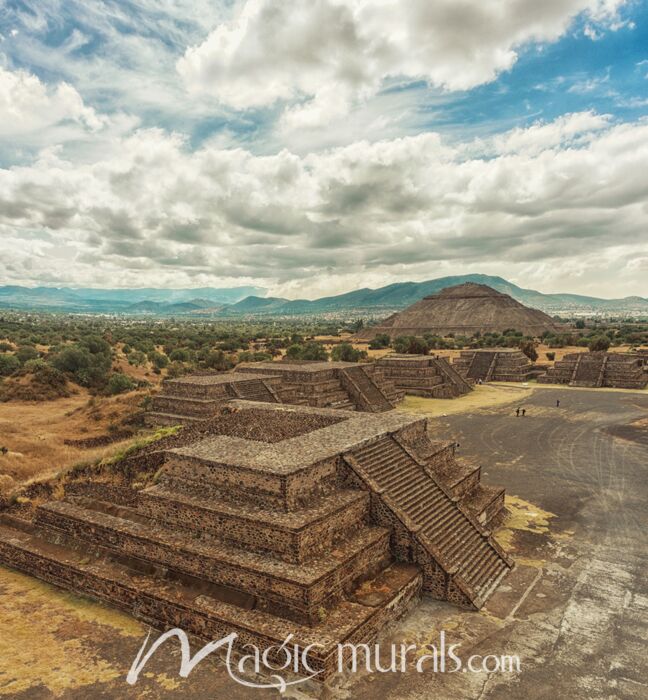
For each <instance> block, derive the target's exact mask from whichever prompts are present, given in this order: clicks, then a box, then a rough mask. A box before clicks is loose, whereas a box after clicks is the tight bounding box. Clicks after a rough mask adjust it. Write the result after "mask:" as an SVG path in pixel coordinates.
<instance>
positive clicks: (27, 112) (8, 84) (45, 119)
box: [0, 67, 106, 138]
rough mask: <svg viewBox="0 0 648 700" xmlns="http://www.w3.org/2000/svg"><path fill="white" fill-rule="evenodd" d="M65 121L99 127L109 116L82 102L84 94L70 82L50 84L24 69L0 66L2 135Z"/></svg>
mask: <svg viewBox="0 0 648 700" xmlns="http://www.w3.org/2000/svg"><path fill="white" fill-rule="evenodd" d="M64 121H72V122H75V123H76V124H78V125H79V126H81V127H82V128H84V129H88V130H90V131H98V130H100V129H101V128H102V127H104V126H105V124H106V119H105V118H104V117H102V116H100V115H98V114H97V113H96V112H95V111H94V109H92V108H91V107H87V106H86V105H84V103H83V99H82V98H81V95H79V93H78V92H77V91H76V90H75V89H74V88H73V87H72V86H71V85H68V84H67V83H59V84H58V85H56V86H54V87H50V86H48V85H46V84H45V83H42V82H41V81H40V80H39V79H38V78H37V77H36V76H35V75H31V74H30V73H27V72H25V71H15V72H12V71H9V70H5V69H3V68H1V67H0V136H2V137H5V138H7V137H9V138H10V137H14V136H19V135H23V134H27V133H30V132H35V131H38V130H41V129H45V128H48V127H51V126H56V125H58V124H61V122H64Z"/></svg>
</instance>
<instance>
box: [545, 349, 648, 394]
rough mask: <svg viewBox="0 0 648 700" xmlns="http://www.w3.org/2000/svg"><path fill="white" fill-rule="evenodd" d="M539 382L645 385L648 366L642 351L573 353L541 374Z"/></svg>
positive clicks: (621, 385)
mask: <svg viewBox="0 0 648 700" xmlns="http://www.w3.org/2000/svg"><path fill="white" fill-rule="evenodd" d="M538 382H540V383H542V384H568V385H569V386H576V387H587V388H598V387H614V388H618V389H643V388H645V387H646V386H647V385H648V368H647V367H646V364H645V360H644V358H643V357H642V355H641V354H638V353H637V354H635V353H628V354H621V353H611V352H581V353H569V354H568V355H565V356H564V357H563V359H562V360H559V361H557V362H556V363H555V364H554V366H553V367H550V368H549V369H548V370H547V372H546V373H545V374H543V375H542V376H541V377H538Z"/></svg>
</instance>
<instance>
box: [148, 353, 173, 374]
mask: <svg viewBox="0 0 648 700" xmlns="http://www.w3.org/2000/svg"><path fill="white" fill-rule="evenodd" d="M148 359H149V361H150V362H151V364H152V365H153V367H155V369H157V370H161V369H164V368H165V367H166V366H167V365H168V364H169V358H168V357H167V356H166V355H163V354H162V353H161V352H157V351H156V350H153V351H152V352H149V354H148Z"/></svg>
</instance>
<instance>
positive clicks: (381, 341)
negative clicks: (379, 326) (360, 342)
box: [369, 333, 390, 350]
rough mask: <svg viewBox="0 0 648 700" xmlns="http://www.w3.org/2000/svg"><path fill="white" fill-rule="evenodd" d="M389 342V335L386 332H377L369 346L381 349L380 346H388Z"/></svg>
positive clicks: (373, 348)
mask: <svg viewBox="0 0 648 700" xmlns="http://www.w3.org/2000/svg"><path fill="white" fill-rule="evenodd" d="M389 342H390V337H389V336H388V335H387V333H377V334H376V337H375V338H373V339H372V340H371V342H370V343H369V347H370V348H371V349H372V350H382V348H388V347H389Z"/></svg>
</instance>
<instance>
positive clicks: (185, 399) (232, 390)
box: [145, 372, 290, 426]
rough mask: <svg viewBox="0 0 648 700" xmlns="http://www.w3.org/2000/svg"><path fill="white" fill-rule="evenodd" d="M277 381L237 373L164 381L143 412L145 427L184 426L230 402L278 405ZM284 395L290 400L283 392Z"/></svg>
mask: <svg viewBox="0 0 648 700" xmlns="http://www.w3.org/2000/svg"><path fill="white" fill-rule="evenodd" d="M279 383H280V380H279V379H278V378H277V377H275V376H271V375H265V374H260V375H258V376H250V375H249V374H243V373H240V372H221V373H218V374H215V373H209V374H191V375H187V376H185V377H178V378H176V379H165V380H164V381H163V382H162V391H161V392H160V393H159V394H156V395H155V396H154V397H153V399H152V402H151V408H150V410H149V411H148V412H147V413H146V416H145V421H146V424H147V425H159V426H162V425H188V424H191V423H196V422H198V421H204V420H209V419H210V418H213V417H214V416H215V415H216V414H217V413H218V411H219V409H220V408H221V407H222V406H223V404H224V403H226V402H227V401H230V400H231V399H246V400H248V401H263V402H268V403H279V402H280V401H281V400H282V399H280V398H279V395H278V393H277V392H278V390H279ZM282 393H283V395H284V396H286V397H287V398H290V397H289V396H288V395H287V394H286V393H285V392H282Z"/></svg>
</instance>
